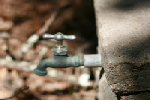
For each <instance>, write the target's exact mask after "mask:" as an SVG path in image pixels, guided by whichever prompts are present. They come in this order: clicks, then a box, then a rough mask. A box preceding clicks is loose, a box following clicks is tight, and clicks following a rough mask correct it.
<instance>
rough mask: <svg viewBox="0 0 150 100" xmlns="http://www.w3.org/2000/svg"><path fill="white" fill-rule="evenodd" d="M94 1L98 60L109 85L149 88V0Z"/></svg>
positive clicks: (130, 89)
mask: <svg viewBox="0 0 150 100" xmlns="http://www.w3.org/2000/svg"><path fill="white" fill-rule="evenodd" d="M94 2H95V9H96V10H95V11H96V17H97V27H98V36H99V47H100V51H101V54H102V63H103V67H104V69H105V72H106V78H107V80H108V84H109V85H110V86H111V89H112V90H113V91H114V92H116V93H133V92H136V91H147V90H150V85H149V83H150V77H149V76H150V74H149V73H150V20H149V19H150V1H148V0H144V1H142V0H136V1H135V0H94ZM134 100H137V99H134ZM143 100H144V99H143Z"/></svg>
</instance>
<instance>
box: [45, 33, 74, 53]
mask: <svg viewBox="0 0 150 100" xmlns="http://www.w3.org/2000/svg"><path fill="white" fill-rule="evenodd" d="M43 38H45V39H55V40H57V44H56V46H54V47H53V48H52V49H51V52H52V53H53V54H54V55H67V51H68V49H67V47H65V46H63V40H75V39H76V36H75V35H64V34H62V33H61V32H57V34H55V35H51V34H44V35H43Z"/></svg>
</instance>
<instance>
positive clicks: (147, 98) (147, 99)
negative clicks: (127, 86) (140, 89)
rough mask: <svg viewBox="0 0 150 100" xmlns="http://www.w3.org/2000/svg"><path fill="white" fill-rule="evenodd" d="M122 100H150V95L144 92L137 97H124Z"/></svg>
mask: <svg viewBox="0 0 150 100" xmlns="http://www.w3.org/2000/svg"><path fill="white" fill-rule="evenodd" d="M120 100H150V93H149V92H144V93H139V94H136V95H127V96H122V97H121V98H120Z"/></svg>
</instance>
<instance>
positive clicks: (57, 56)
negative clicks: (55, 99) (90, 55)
mask: <svg viewBox="0 0 150 100" xmlns="http://www.w3.org/2000/svg"><path fill="white" fill-rule="evenodd" d="M43 38H45V39H55V40H57V44H56V46H54V47H53V48H52V49H51V52H52V53H53V54H54V56H53V57H50V58H47V59H44V60H42V61H41V62H40V63H39V64H38V66H37V68H35V69H34V70H33V72H34V73H35V74H37V75H40V76H45V75H46V74H47V71H46V68H47V67H51V68H67V67H71V66H72V67H79V66H82V65H83V57H81V56H73V57H69V56H68V55H67V51H68V49H67V47H66V46H63V40H75V39H76V37H75V35H63V34H62V33H61V32H58V33H57V34H55V35H51V34H44V35H43Z"/></svg>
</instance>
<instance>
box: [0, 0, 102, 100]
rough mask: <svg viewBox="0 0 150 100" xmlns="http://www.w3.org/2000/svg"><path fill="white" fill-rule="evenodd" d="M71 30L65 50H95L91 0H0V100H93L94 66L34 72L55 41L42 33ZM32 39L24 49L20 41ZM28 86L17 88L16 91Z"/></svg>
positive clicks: (84, 52) (75, 53)
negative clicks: (34, 35) (36, 36)
mask: <svg viewBox="0 0 150 100" xmlns="http://www.w3.org/2000/svg"><path fill="white" fill-rule="evenodd" d="M57 32H62V33H63V34H65V35H76V40H74V41H70V40H65V41H64V43H63V44H64V45H65V46H67V47H68V50H69V51H68V55H69V56H74V55H84V54H96V53H97V49H96V48H97V46H98V39H97V35H96V23H95V13H94V7H93V1H92V0H0V99H4V98H7V97H11V96H12V95H14V97H13V98H10V99H9V100H96V94H97V93H96V92H97V81H98V76H99V75H98V72H99V69H98V68H84V67H83V66H81V67H78V68H73V67H69V68H62V69H53V68H48V69H47V70H48V71H49V74H48V75H46V76H37V75H35V74H34V73H32V70H33V68H35V67H36V65H37V64H38V63H39V62H40V61H41V60H42V59H45V58H48V57H52V56H53V54H52V53H51V48H52V47H53V46H54V45H55V44H56V41H51V40H43V39H42V37H41V36H42V34H44V33H50V34H56V33H57ZM33 34H37V35H39V36H40V38H39V39H38V41H36V42H35V43H34V45H33V46H32V47H31V48H30V49H29V50H28V51H27V52H25V53H23V52H22V51H21V49H22V45H23V44H25V43H27V40H28V39H29V38H30V37H31V36H32V35H33ZM25 86H28V87H29V89H27V90H25V91H24V92H23V93H20V92H19V91H20V90H21V89H22V88H24V87H25Z"/></svg>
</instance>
